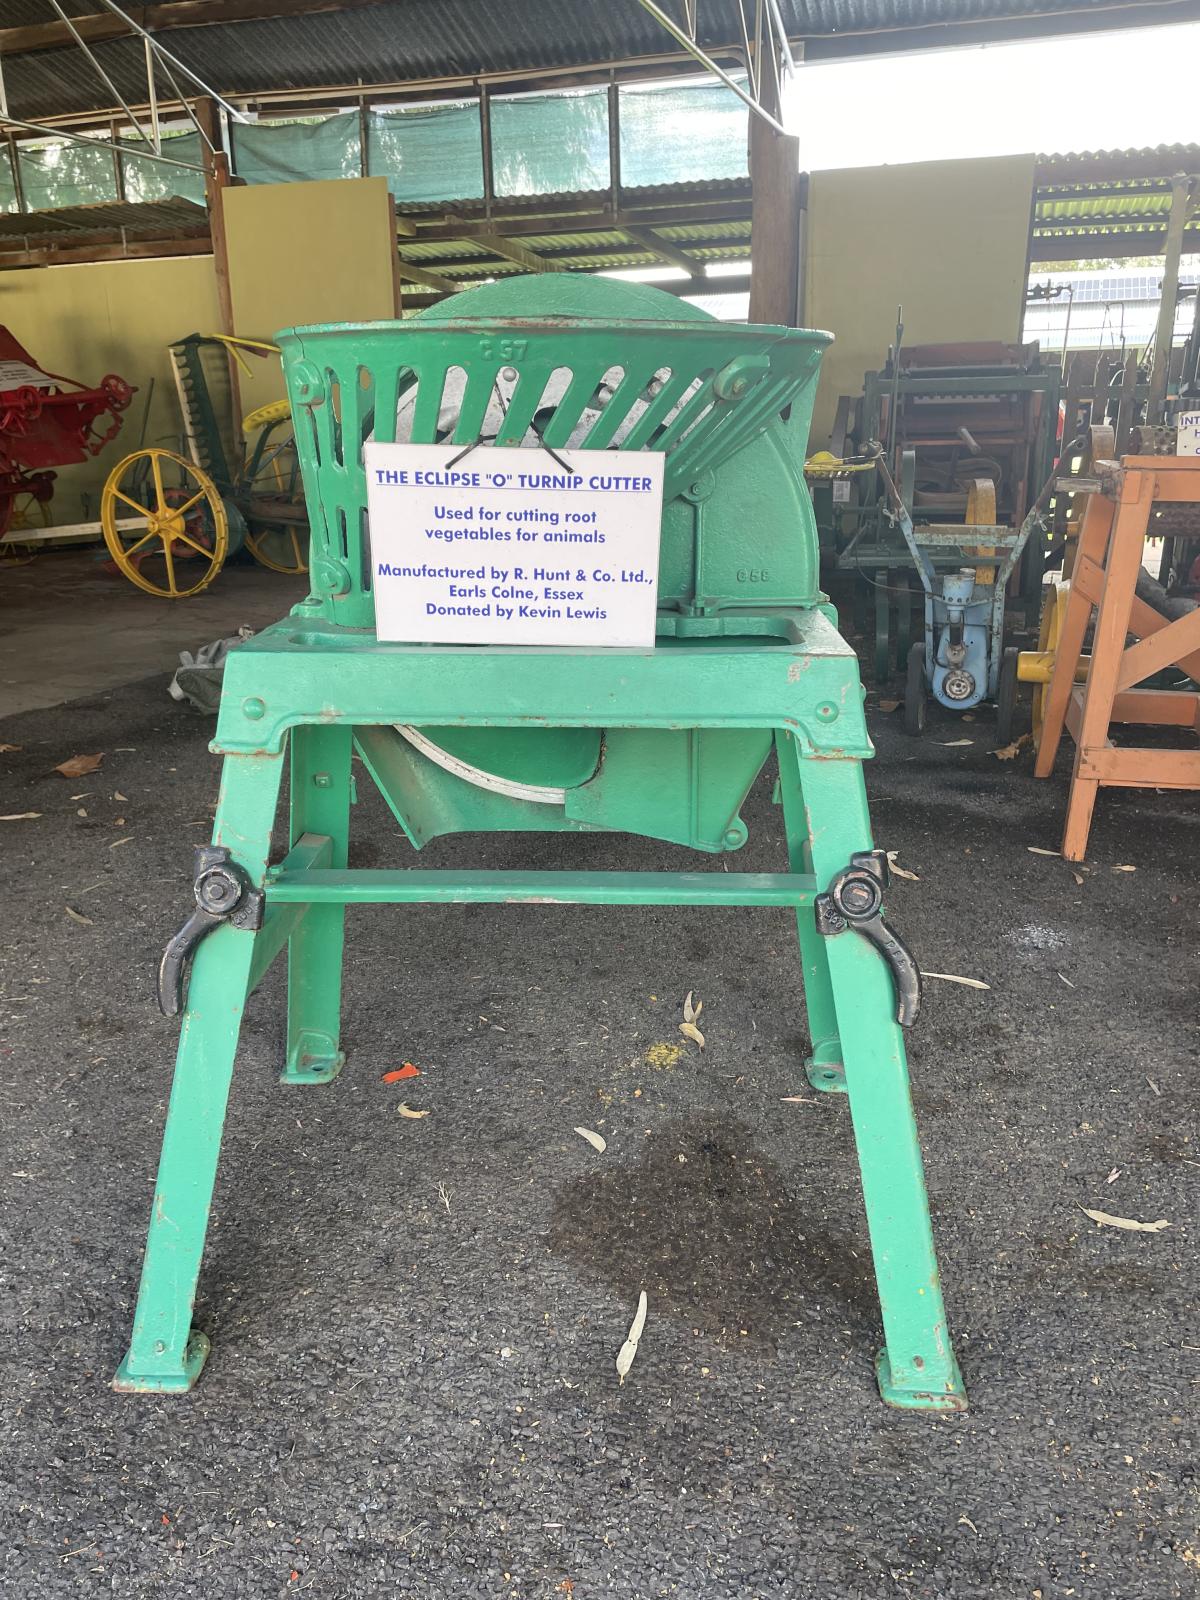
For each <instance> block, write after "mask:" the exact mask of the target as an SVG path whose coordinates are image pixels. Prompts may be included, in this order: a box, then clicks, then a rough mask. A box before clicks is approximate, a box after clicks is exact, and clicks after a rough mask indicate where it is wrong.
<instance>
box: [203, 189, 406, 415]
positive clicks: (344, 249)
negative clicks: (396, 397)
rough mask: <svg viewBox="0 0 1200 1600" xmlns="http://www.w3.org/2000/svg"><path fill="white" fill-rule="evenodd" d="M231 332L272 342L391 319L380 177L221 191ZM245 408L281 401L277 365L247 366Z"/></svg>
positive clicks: (386, 212) (388, 244)
mask: <svg viewBox="0 0 1200 1600" xmlns="http://www.w3.org/2000/svg"><path fill="white" fill-rule="evenodd" d="M224 207H225V228H226V236H227V241H228V248H229V285H230V290H231V293H232V296H233V322H234V332H235V333H237V334H239V335H240V336H241V337H243V338H247V339H271V338H273V337H274V335H275V334H276V333H278V332H279V331H280V329H282V328H291V327H295V326H296V325H297V324H302V323H310V322H375V321H378V320H381V319H384V318H388V317H392V316H394V315H395V306H394V299H393V282H394V279H393V276H392V257H393V255H394V253H395V249H396V235H395V227H394V223H393V221H392V213H391V206H390V204H389V199H388V187H387V180H386V179H385V178H338V179H331V180H329V181H327V182H320V183H271V184H249V185H247V186H246V187H244V188H232V189H226V190H225V191H224ZM251 364H252V367H253V377H251V378H249V379H247V378H246V377H245V375H244V374H243V376H242V380H241V383H242V409H243V412H246V411H250V410H251V409H252V408H253V407H255V406H260V405H262V404H264V403H265V402H266V401H268V400H275V399H278V398H279V397H280V396H281V395H282V394H283V379H282V376H281V374H280V371H279V362H278V360H275V359H273V360H272V361H271V362H269V363H268V362H262V363H260V362H258V361H256V360H253V359H252V361H251Z"/></svg>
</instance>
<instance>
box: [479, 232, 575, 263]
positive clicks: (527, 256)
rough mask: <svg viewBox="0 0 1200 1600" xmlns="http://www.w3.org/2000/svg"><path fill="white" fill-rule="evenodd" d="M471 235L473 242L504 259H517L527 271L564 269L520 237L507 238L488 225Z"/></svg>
mask: <svg viewBox="0 0 1200 1600" xmlns="http://www.w3.org/2000/svg"><path fill="white" fill-rule="evenodd" d="M469 237H470V240H471V243H472V244H478V245H482V246H483V248H484V249H485V250H489V251H490V252H491V253H492V255H494V256H499V257H500V258H501V259H502V260H504V261H515V262H516V264H517V266H519V267H524V268H525V270H526V272H561V271H562V270H563V269H562V268H561V267H560V266H559V265H558V263H557V262H556V261H547V260H546V259H545V258H544V257H543V256H539V255H538V254H537V252H536V251H534V250H531V249H530V248H529V246H528V245H526V244H522V243H521V241H520V240H519V239H506V238H505V237H504V235H503V234H502V233H493V232H492V231H491V229H490V228H488V227H486V226H485V227H484V228H482V229H479V230H478V231H474V230H473V231H472V232H471V234H470V235H469Z"/></svg>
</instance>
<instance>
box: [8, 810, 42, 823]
mask: <svg viewBox="0 0 1200 1600" xmlns="http://www.w3.org/2000/svg"><path fill="white" fill-rule="evenodd" d="M41 814H42V813H41V812H40V811H10V812H9V813H8V815H7V816H4V817H0V822H28V821H29V819H30V818H31V817H40V816H41Z"/></svg>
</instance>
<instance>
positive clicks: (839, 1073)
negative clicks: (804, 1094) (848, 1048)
mask: <svg viewBox="0 0 1200 1600" xmlns="http://www.w3.org/2000/svg"><path fill="white" fill-rule="evenodd" d="M804 1075H805V1077H806V1078H807V1079H808V1081H809V1083H810V1084H811V1085H812V1087H813V1088H814V1089H818V1090H820V1092H821V1093H822V1094H845V1092H846V1069H845V1067H844V1066H843V1065H842V1062H841V1046H840V1045H839V1046H838V1057H837V1059H836V1060H835V1059H825V1058H824V1057H822V1056H821V1055H820V1054H817V1055H811V1056H809V1058H808V1060H807V1061H806V1062H805V1063H804Z"/></svg>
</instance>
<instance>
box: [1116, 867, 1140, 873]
mask: <svg viewBox="0 0 1200 1600" xmlns="http://www.w3.org/2000/svg"><path fill="white" fill-rule="evenodd" d="M1113 871H1114V872H1136V871H1137V868H1136V867H1130V866H1123V867H1114V868H1113Z"/></svg>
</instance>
